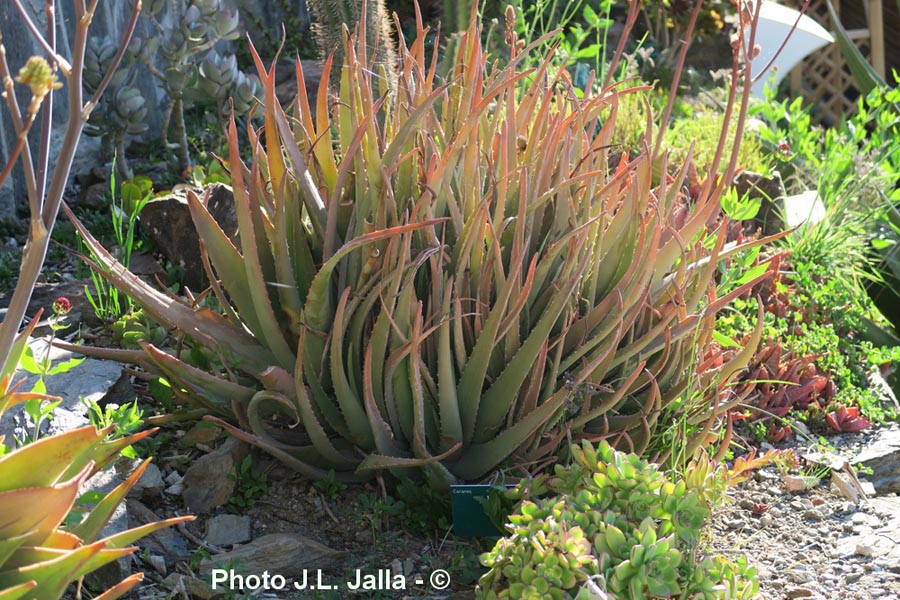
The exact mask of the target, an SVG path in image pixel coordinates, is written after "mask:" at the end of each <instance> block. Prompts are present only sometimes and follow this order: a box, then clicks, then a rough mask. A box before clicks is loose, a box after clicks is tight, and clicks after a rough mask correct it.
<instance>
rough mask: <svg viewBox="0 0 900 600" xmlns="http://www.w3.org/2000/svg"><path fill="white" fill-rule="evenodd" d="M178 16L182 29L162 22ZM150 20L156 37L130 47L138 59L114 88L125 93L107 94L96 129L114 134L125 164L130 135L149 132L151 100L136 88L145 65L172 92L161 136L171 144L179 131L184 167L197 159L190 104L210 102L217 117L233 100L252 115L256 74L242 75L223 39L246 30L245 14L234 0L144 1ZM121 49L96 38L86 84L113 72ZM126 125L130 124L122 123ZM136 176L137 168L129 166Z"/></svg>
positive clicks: (120, 75)
mask: <svg viewBox="0 0 900 600" xmlns="http://www.w3.org/2000/svg"><path fill="white" fill-rule="evenodd" d="M169 11H170V14H169V15H168V18H170V19H173V20H175V22H176V23H177V26H176V27H166V26H164V25H163V24H162V22H161V19H162V17H163V14H164V13H166V12H169ZM141 18H142V19H143V20H144V21H145V22H147V23H148V27H149V28H150V30H151V31H152V34H151V35H146V36H143V37H135V38H134V39H133V40H132V44H131V46H130V47H129V51H128V58H129V59H131V62H130V63H129V65H128V68H126V69H120V70H119V71H118V72H117V73H116V75H115V76H114V79H115V78H118V85H117V83H116V81H115V80H114V81H113V82H112V84H111V85H112V87H113V88H114V89H116V88H121V92H120V93H119V94H111V95H110V96H118V100H117V99H115V98H109V99H107V101H106V103H105V104H104V105H103V106H102V107H100V109H98V110H97V111H95V118H94V119H93V121H92V126H93V128H92V130H89V132H91V133H93V134H94V135H109V136H110V138H111V139H114V140H115V145H116V149H117V154H118V159H119V164H120V165H123V164H127V163H124V160H125V154H124V143H123V142H124V136H125V134H128V135H136V134H139V133H143V132H144V131H146V126H145V125H144V124H143V119H144V117H145V115H146V110H145V101H144V100H143V98H142V97H140V92H139V91H138V90H137V88H135V87H134V86H133V81H134V74H133V71H134V69H133V67H134V62H135V61H139V62H141V63H143V67H144V68H146V69H147V70H149V72H150V73H152V74H153V76H154V77H155V78H156V79H157V80H158V81H159V82H160V85H161V87H162V89H163V90H164V91H165V93H166V94H167V95H168V97H169V98H168V105H167V107H166V111H165V115H164V122H163V126H162V142H163V145H164V147H169V133H170V129H171V133H172V134H173V135H174V136H175V143H174V148H175V149H177V151H178V160H179V167H180V169H181V170H184V169H185V168H187V167H188V166H189V165H190V162H191V161H190V149H189V146H188V142H187V133H186V131H185V124H184V109H185V102H188V101H190V102H195V103H199V104H211V105H213V106H215V107H216V111H217V112H216V115H217V117H218V116H219V115H223V114H225V109H226V107H228V99H229V98H230V97H233V98H234V100H235V101H234V110H235V112H236V113H237V114H238V115H244V114H247V113H248V112H249V111H250V110H251V109H252V108H253V106H254V105H255V96H256V95H257V94H258V93H259V84H258V82H257V81H256V79H255V78H254V77H251V76H247V75H245V74H243V73H241V72H240V71H239V70H238V68H237V63H236V59H235V57H234V55H233V54H229V53H223V52H222V51H221V50H220V49H219V48H218V44H219V42H221V41H223V40H225V41H230V40H235V39H237V38H238V37H239V36H240V27H239V25H240V15H239V13H238V11H237V9H235V8H234V7H232V6H229V5H228V2H227V0H175V1H174V2H166V1H165V0H160V1H156V2H147V3H145V4H144V12H143V13H142V17H141ZM115 50H116V48H115V47H114V46H113V45H112V43H111V42H110V41H109V40H108V39H102V40H92V43H91V47H89V51H88V53H87V55H86V56H85V71H86V75H85V82H86V87H88V88H89V89H90V86H91V85H93V84H95V83H94V82H99V81H100V80H101V79H102V77H103V75H104V74H105V72H106V68H105V65H106V62H108V61H109V60H111V59H112V56H113V55H114V54H115ZM123 123H124V124H127V126H125V125H123ZM123 175H124V176H125V177H126V178H129V177H130V176H131V175H130V172H127V171H123Z"/></svg>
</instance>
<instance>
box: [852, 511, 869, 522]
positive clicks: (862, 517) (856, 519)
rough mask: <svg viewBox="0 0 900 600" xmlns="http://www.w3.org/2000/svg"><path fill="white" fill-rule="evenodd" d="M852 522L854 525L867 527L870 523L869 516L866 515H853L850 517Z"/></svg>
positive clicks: (859, 513)
mask: <svg viewBox="0 0 900 600" xmlns="http://www.w3.org/2000/svg"><path fill="white" fill-rule="evenodd" d="M850 522H851V523H853V524H854V525H867V524H868V523H869V515H867V514H866V513H861V512H857V513H853V514H852V515H850Z"/></svg>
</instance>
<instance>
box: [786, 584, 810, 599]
mask: <svg viewBox="0 0 900 600" xmlns="http://www.w3.org/2000/svg"><path fill="white" fill-rule="evenodd" d="M784 593H785V595H786V596H787V597H788V598H813V597H815V596H816V593H815V592H814V591H812V590H811V589H809V588H805V587H789V588H787V589H786V590H784Z"/></svg>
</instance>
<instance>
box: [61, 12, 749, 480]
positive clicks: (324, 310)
mask: <svg viewBox="0 0 900 600" xmlns="http://www.w3.org/2000/svg"><path fill="white" fill-rule="evenodd" d="M418 33H419V35H418V37H417V38H416V40H415V41H414V42H413V43H412V45H411V46H410V47H408V48H403V49H402V50H401V56H402V58H401V62H400V68H399V71H398V87H397V91H396V92H388V93H387V94H386V95H383V94H382V92H381V91H380V87H381V80H380V79H379V78H377V77H376V76H375V74H373V73H372V71H371V69H369V68H368V61H367V60H366V58H365V57H366V53H367V52H368V48H367V45H366V43H364V41H362V42H356V44H355V45H353V44H348V45H347V46H346V47H345V52H346V59H345V62H346V66H345V68H344V69H343V71H342V73H341V88H340V92H339V97H340V98H341V102H340V103H333V104H331V103H329V91H328V87H327V83H326V82H327V80H328V77H327V75H328V74H329V73H330V71H331V69H332V67H333V63H332V62H331V61H327V62H326V65H325V75H326V77H324V78H323V84H322V85H321V86H320V89H319V92H318V96H317V98H316V99H315V102H316V106H317V110H316V112H315V115H316V116H315V118H313V116H312V111H311V110H310V108H311V107H310V100H309V98H307V96H306V93H305V85H304V82H303V77H302V67H301V65H300V64H298V65H297V76H298V90H299V96H298V99H297V104H296V106H295V112H294V114H295V115H296V120H289V119H288V117H287V116H286V114H285V113H284V111H283V110H282V107H281V106H280V105H279V104H278V102H277V100H276V99H275V89H274V88H275V73H274V67H273V68H272V69H270V70H268V71H267V70H266V69H265V68H264V66H263V64H262V62H261V61H260V60H259V58H258V56H256V57H255V58H256V61H257V68H258V70H259V76H260V79H261V81H262V83H263V89H264V109H265V113H264V118H265V120H264V125H263V126H262V127H261V128H260V129H256V128H254V127H253V126H248V129H247V134H248V138H249V140H250V149H249V152H250V155H251V156H252V162H251V163H250V164H249V165H248V164H245V163H244V162H243V160H242V155H241V151H240V147H239V144H238V135H237V126H236V124H235V122H234V120H232V122H231V125H230V127H229V134H228V139H229V146H230V161H229V164H230V169H231V174H232V185H233V186H234V198H235V206H236V212H237V216H238V221H239V240H238V242H237V243H232V241H231V239H229V238H228V236H227V235H225V234H224V232H223V231H222V230H221V229H220V228H219V226H218V225H217V224H216V223H215V220H214V219H213V218H212V217H211V215H210V214H209V212H208V211H207V210H206V208H205V203H204V202H203V201H202V200H201V199H200V198H198V197H197V196H196V195H193V194H188V205H189V207H190V210H191V214H192V217H193V219H194V223H195V225H196V227H197V230H198V232H199V235H200V239H201V240H202V244H203V248H204V249H205V253H206V256H208V258H209V271H210V275H211V276H210V280H211V281H214V282H216V283H215V285H214V286H213V290H214V292H215V294H216V296H217V297H218V299H219V304H220V305H221V306H223V307H225V308H224V311H223V313H224V314H219V313H215V312H212V311H210V310H206V309H197V308H194V307H193V306H192V305H191V304H190V303H188V302H182V301H179V300H176V299H173V298H170V297H169V296H167V295H164V294H161V293H159V292H157V291H155V290H154V289H152V288H151V287H150V286H148V285H147V284H146V283H144V282H143V281H141V280H140V279H139V278H138V277H136V276H134V275H133V274H131V273H129V272H128V271H127V270H125V269H124V268H123V267H122V266H121V265H120V264H118V263H117V262H116V261H115V259H114V257H113V256H112V255H110V254H109V253H108V252H105V251H104V250H103V249H102V247H100V245H99V244H97V242H96V241H95V240H93V238H91V237H90V235H89V233H88V232H87V231H86V230H84V228H83V227H80V226H79V229H80V230H81V232H82V234H83V235H84V236H85V239H86V240H87V243H88V244H89V245H90V247H91V248H92V250H93V251H94V255H95V256H96V257H97V260H98V262H99V264H98V265H96V266H97V267H98V268H100V273H101V275H103V276H104V277H107V278H108V279H109V280H110V282H111V283H113V284H114V285H116V286H118V287H119V288H120V289H121V290H123V291H124V292H125V293H127V294H128V295H129V296H130V297H132V298H134V300H135V302H136V303H138V304H139V305H141V306H142V307H143V309H144V310H145V312H146V313H147V314H148V315H149V316H151V317H152V318H153V319H155V320H156V321H158V322H159V323H161V324H163V325H164V326H165V327H167V328H177V329H179V330H180V331H181V332H182V333H183V334H184V336H185V343H184V345H183V346H182V347H181V348H182V350H188V349H193V350H197V349H203V351H204V352H206V353H208V354H209V355H211V357H212V360H208V361H206V364H205V365H204V366H205V368H203V369H200V368H195V367H192V366H190V365H189V364H187V363H186V362H185V360H183V358H185V357H187V356H189V355H190V352H186V351H180V352H176V353H174V354H170V353H167V352H164V351H163V350H162V349H159V348H157V347H155V346H153V345H152V344H146V343H145V344H144V345H143V351H139V352H135V351H116V350H108V349H107V350H101V349H88V348H78V349H77V350H78V351H81V352H84V353H90V354H93V355H97V356H101V355H102V356H104V357H108V358H113V359H118V360H124V361H130V362H135V363H138V364H140V365H142V366H143V367H145V368H146V369H148V370H150V371H153V372H156V373H159V374H161V375H162V376H164V377H165V378H166V379H167V380H168V381H169V382H171V383H172V386H173V389H176V390H177V391H178V393H179V394H181V395H182V396H183V397H184V398H187V399H192V400H193V401H194V402H197V403H199V404H200V405H201V406H203V407H205V408H206V409H207V410H209V411H210V413H211V417H210V418H215V419H218V422H220V423H222V425H223V426H225V427H227V428H228V429H229V431H231V432H232V433H233V434H234V435H236V436H238V437H240V438H241V439H244V440H246V441H248V442H250V443H252V444H255V445H257V446H259V447H261V448H263V449H265V450H266V451H268V452H270V453H272V454H273V455H274V456H276V457H278V458H279V459H280V460H282V461H284V462H285V463H286V464H287V465H289V466H291V467H292V468H294V469H296V470H298V471H300V472H302V473H304V474H306V475H308V476H310V477H313V478H325V477H328V476H329V471H330V470H331V469H333V470H334V473H335V476H336V477H337V478H338V479H340V480H345V481H354V480H361V479H366V478H370V477H372V476H373V475H374V474H375V472H376V471H378V470H382V469H388V470H391V471H393V472H395V473H396V474H398V475H411V474H412V475H414V474H416V473H415V470H416V469H421V470H423V471H424V473H425V475H426V476H427V478H428V479H429V480H430V481H431V483H432V485H435V486H438V487H441V486H446V485H447V484H448V483H451V482H453V481H458V480H477V479H479V478H482V477H484V476H485V475H486V474H488V473H490V472H491V470H493V469H495V468H496V467H497V466H498V465H500V464H501V463H502V462H503V461H505V460H507V459H508V458H510V457H511V456H514V457H515V459H516V460H524V461H534V460H539V459H541V458H542V457H546V456H547V455H549V454H550V453H552V452H554V451H555V450H556V449H557V447H558V445H559V444H560V442H561V441H562V440H564V439H565V438H566V436H567V435H569V434H571V435H576V436H580V435H587V436H608V437H614V438H615V439H618V440H619V442H618V443H619V444H621V445H622V446H624V447H627V448H629V449H633V450H635V451H637V452H642V451H643V450H644V449H645V448H647V446H648V443H649V442H650V438H651V436H652V435H653V434H654V431H655V430H656V428H657V425H658V423H660V422H661V421H669V420H671V421H680V422H683V423H685V424H687V425H689V426H690V427H691V428H692V429H691V431H689V432H688V434H685V439H684V440H683V442H684V445H685V446H686V455H687V456H690V455H691V454H692V453H693V449H694V448H696V447H697V446H698V445H700V444H703V443H705V442H706V441H707V440H708V439H709V437H710V432H711V431H712V430H713V429H714V428H715V427H717V424H718V423H719V420H720V417H721V416H722V415H724V414H725V412H726V411H727V410H728V409H729V408H730V407H731V406H733V405H734V404H735V403H737V402H739V401H740V399H739V398H734V397H732V396H731V395H728V394H727V393H726V392H727V390H728V388H727V385H726V384H727V382H728V380H729V378H730V377H731V376H732V375H733V374H734V373H735V372H736V371H738V370H740V369H741V368H742V367H743V366H744V365H745V364H746V362H747V361H748V360H749V358H750V356H751V355H752V352H753V350H754V349H755V345H756V343H757V342H758V336H759V335H761V327H758V330H757V337H756V338H753V339H750V340H749V341H748V343H747V346H746V348H744V349H742V350H741V351H740V352H734V353H732V354H731V355H729V356H728V357H727V358H723V357H722V356H718V357H712V358H710V360H705V359H703V360H701V359H699V358H698V357H700V356H702V353H699V354H698V352H697V351H696V348H697V347H698V346H699V347H704V346H705V345H707V344H708V342H709V340H710V339H711V336H712V331H713V324H714V319H715V313H716V311H718V310H719V309H721V308H722V307H723V306H726V305H727V304H728V303H729V302H730V301H731V300H732V299H733V298H735V297H737V296H739V295H741V294H743V293H745V292H746V290H747V289H749V286H752V285H753V284H754V283H755V282H756V281H758V280H759V279H760V278H762V277H765V276H766V274H762V275H760V276H759V277H757V278H753V279H751V280H750V281H748V282H747V283H745V284H744V285H742V286H739V287H737V288H736V289H734V290H733V291H732V292H731V293H729V294H727V295H724V296H720V295H718V294H717V285H716V266H717V264H718V262H719V260H720V259H722V258H725V257H727V256H728V255H730V253H733V252H737V251H740V250H741V246H737V245H731V246H729V247H726V246H725V229H724V223H725V220H723V217H721V209H720V205H719V197H720V195H721V193H722V191H723V189H724V185H723V184H721V183H717V182H720V181H722V179H723V178H728V177H730V175H729V174H728V173H726V174H724V176H723V175H722V174H721V173H719V172H718V171H717V170H716V168H715V166H713V168H712V169H711V172H712V173H713V174H714V175H712V176H711V177H710V179H708V180H707V181H706V182H705V184H704V185H702V186H701V187H700V188H699V191H696V190H695V192H696V193H695V195H694V196H692V197H688V194H689V193H691V192H690V189H691V188H690V187H689V186H687V185H685V181H686V177H687V174H688V172H690V171H691V169H692V168H693V164H692V163H691V158H690V155H689V156H688V157H687V159H686V160H685V162H684V163H683V164H678V165H671V171H670V168H669V166H667V164H666V158H665V156H658V157H655V158H654V157H651V155H650V154H651V153H649V152H647V153H644V154H641V155H638V156H636V157H630V156H627V155H619V156H618V157H615V158H617V160H616V161H615V162H616V164H617V165H618V166H616V167H615V168H612V167H610V164H611V159H613V158H614V157H613V156H612V154H613V150H612V149H613V148H614V147H615V139H616V138H615V110H614V109H615V106H616V103H617V101H618V98H619V95H620V94H621V93H627V90H625V91H624V92H619V91H616V89H615V88H608V89H606V90H603V91H602V92H601V93H599V94H597V95H591V94H587V95H586V97H584V98H579V97H577V96H576V95H575V94H574V93H573V92H572V90H571V89H570V88H569V87H567V86H565V85H561V84H560V82H559V81H558V80H556V79H552V80H551V79H548V77H547V67H548V65H549V61H550V60H551V57H546V58H545V60H544V62H543V63H542V64H541V66H540V67H539V68H538V69H537V70H536V71H531V70H529V71H521V70H519V67H518V66H519V62H520V60H521V56H523V55H519V54H517V50H516V44H515V37H514V33H512V32H511V33H510V36H509V39H511V40H512V42H513V44H512V49H511V58H510V60H509V62H508V64H507V65H506V66H504V67H503V68H497V69H495V70H493V71H491V72H490V74H488V72H487V71H486V65H487V61H488V57H487V56H486V55H485V54H484V53H483V51H482V47H481V42H480V31H479V28H478V25H477V22H476V20H475V19H473V21H472V22H471V24H470V26H469V29H468V31H467V32H466V33H465V35H464V36H463V38H462V45H461V54H460V56H461V57H462V59H461V60H460V63H459V64H457V65H456V66H455V67H454V72H453V73H452V76H451V77H450V78H449V80H448V83H445V84H440V83H439V81H438V80H437V78H436V69H437V65H436V63H435V62H434V61H426V58H425V56H426V51H425V47H426V46H425V44H426V35H425V31H424V28H423V26H422V24H421V22H420V23H419V30H418ZM254 55H255V51H254ZM560 76H562V75H560ZM588 89H589V90H590V89H591V87H590V86H588ZM610 107H611V108H613V111H612V116H611V117H610V118H609V119H607V120H606V121H605V122H604V123H603V124H602V126H599V124H598V117H599V115H600V114H601V111H604V110H605V109H607V108H610ZM723 135H724V134H723ZM736 151H737V150H735V152H736ZM654 165H661V166H660V170H659V172H661V173H664V174H665V176H664V177H662V178H661V180H660V178H659V177H655V176H654V171H655V166H654ZM73 222H76V223H77V221H73ZM757 243H761V242H759V241H754V242H749V244H757ZM744 247H747V246H746V245H745V246H744ZM760 326H761V320H760ZM717 359H718V360H717ZM692 397H695V398H698V399H699V401H697V402H695V403H688V402H685V401H684V398H692Z"/></svg>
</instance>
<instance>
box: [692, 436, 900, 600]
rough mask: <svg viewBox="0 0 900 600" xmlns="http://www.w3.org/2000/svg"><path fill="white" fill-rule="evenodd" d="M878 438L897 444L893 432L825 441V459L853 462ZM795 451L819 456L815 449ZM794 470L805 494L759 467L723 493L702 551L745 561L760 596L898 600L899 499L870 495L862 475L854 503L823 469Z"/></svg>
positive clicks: (813, 466) (769, 469) (808, 466)
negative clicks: (860, 491)
mask: <svg viewBox="0 0 900 600" xmlns="http://www.w3.org/2000/svg"><path fill="white" fill-rule="evenodd" d="M885 435H888V436H893V437H894V438H895V439H898V440H900V428H898V426H897V425H896V424H894V425H892V426H889V427H886V428H881V429H880V430H879V431H873V432H869V433H865V434H860V435H855V436H853V435H843V436H839V437H836V438H833V439H831V440H829V443H830V444H832V445H833V446H834V448H833V450H831V451H830V452H829V455H830V456H832V457H834V456H840V457H844V458H846V459H847V460H848V461H850V464H855V463H854V460H853V459H854V458H855V457H858V456H862V453H863V451H864V450H866V448H867V447H868V445H869V444H871V443H873V441H874V440H875V439H876V437H877V438H879V439H881V438H884V437H885ZM796 451H797V454H798V455H800V456H801V457H802V456H804V454H806V455H807V456H808V455H810V454H812V452H813V451H819V453H820V454H821V449H820V448H809V449H807V451H804V450H803V449H799V448H798V449H797V450H796ZM799 471H800V473H802V474H804V475H806V476H807V477H806V480H807V481H808V482H809V484H810V485H809V486H808V487H807V488H803V487H802V486H799V487H800V489H797V487H798V486H795V485H790V483H791V482H787V481H786V479H785V477H784V475H783V474H782V473H779V472H778V471H777V470H776V469H775V468H774V467H766V468H763V469H760V470H758V471H757V472H755V473H754V475H753V477H752V478H751V479H749V480H748V481H746V482H745V483H743V484H741V485H739V486H738V487H736V488H735V489H733V490H731V491H730V493H729V497H730V501H729V502H728V504H727V505H726V506H725V507H724V508H723V509H721V510H720V511H719V512H718V513H717V515H716V517H715V519H714V521H713V524H712V535H711V542H710V546H711V547H710V551H712V552H715V553H719V554H723V555H726V556H729V557H737V556H740V555H741V554H744V555H746V557H747V558H748V560H749V562H750V564H751V565H752V566H754V567H755V568H756V569H757V571H758V574H759V581H760V594H761V597H762V598H767V599H772V600H775V599H781V598H812V599H836V600H837V599H840V600H848V599H868V598H891V599H894V598H900V497H898V496H897V494H896V493H887V494H883V495H878V492H875V494H874V495H873V494H872V493H871V491H872V487H871V486H870V485H867V481H866V478H867V476H869V475H868V474H867V473H866V472H865V470H863V471H860V473H859V480H860V481H862V483H863V486H864V487H865V488H868V489H869V490H870V494H869V495H868V496H867V497H859V498H848V495H847V494H846V493H844V492H842V490H841V489H839V488H838V487H837V486H835V485H833V484H832V483H831V474H830V469H829V467H828V466H827V465H826V466H824V467H823V466H822V465H819V464H816V463H814V462H810V461H802V464H801V466H800V468H799ZM793 490H796V491H793Z"/></svg>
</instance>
